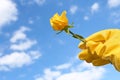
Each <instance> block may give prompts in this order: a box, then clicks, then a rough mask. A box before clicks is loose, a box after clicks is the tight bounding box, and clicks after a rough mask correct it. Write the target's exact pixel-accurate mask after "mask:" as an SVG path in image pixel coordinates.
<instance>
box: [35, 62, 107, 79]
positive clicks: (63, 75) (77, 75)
mask: <svg viewBox="0 0 120 80" xmlns="http://www.w3.org/2000/svg"><path fill="white" fill-rule="evenodd" d="M57 68H60V69H57ZM91 73H92V74H91ZM104 73H105V69H104V68H102V67H99V68H96V67H94V66H92V65H91V64H88V63H86V62H82V63H81V64H79V63H78V64H74V63H65V64H61V65H58V66H56V67H54V69H53V68H47V69H45V70H44V74H43V75H42V76H35V80H80V79H83V80H100V79H101V78H102V77H103V74H104ZM86 76H87V77H86Z"/></svg>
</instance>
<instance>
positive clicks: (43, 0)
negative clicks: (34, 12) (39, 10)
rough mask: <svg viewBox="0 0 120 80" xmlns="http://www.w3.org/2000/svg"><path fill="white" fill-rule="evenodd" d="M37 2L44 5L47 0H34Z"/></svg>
mask: <svg viewBox="0 0 120 80" xmlns="http://www.w3.org/2000/svg"><path fill="white" fill-rule="evenodd" d="M34 1H35V3H37V4H38V5H43V4H44V3H45V0H34Z"/></svg>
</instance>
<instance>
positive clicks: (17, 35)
mask: <svg viewBox="0 0 120 80" xmlns="http://www.w3.org/2000/svg"><path fill="white" fill-rule="evenodd" d="M26 31H30V29H29V28H27V27H23V26H22V27H20V29H19V30H16V31H15V32H14V33H13V35H12V37H11V38H10V48H9V49H8V51H9V50H12V52H11V53H9V54H6V55H2V56H0V71H9V70H11V69H12V68H19V67H23V66H24V65H29V64H32V63H33V62H34V60H36V59H38V58H39V57H40V56H41V53H40V51H39V50H37V49H36V50H33V49H30V48H32V47H33V45H35V44H36V43H37V41H36V40H31V39H30V38H29V37H27V34H26V33H25V32H26Z"/></svg>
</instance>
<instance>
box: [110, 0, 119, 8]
mask: <svg viewBox="0 0 120 80" xmlns="http://www.w3.org/2000/svg"><path fill="white" fill-rule="evenodd" d="M108 6H109V7H110V8H115V7H118V6H120V0H108Z"/></svg>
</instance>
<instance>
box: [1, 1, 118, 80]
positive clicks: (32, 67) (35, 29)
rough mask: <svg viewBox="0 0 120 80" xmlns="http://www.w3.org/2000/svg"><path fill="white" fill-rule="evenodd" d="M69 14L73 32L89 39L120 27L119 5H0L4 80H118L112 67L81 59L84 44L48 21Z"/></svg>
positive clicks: (98, 2)
mask: <svg viewBox="0 0 120 80" xmlns="http://www.w3.org/2000/svg"><path fill="white" fill-rule="evenodd" d="M63 10H66V11H67V17H68V19H69V23H72V22H74V26H75V27H74V28H73V29H71V30H72V31H73V32H75V33H78V34H81V35H83V36H84V37H87V36H89V35H91V34H93V33H95V32H97V31H100V30H103V29H109V28H120V0H59V1H58V0H56V1H55V0H0V80H81V79H82V80H113V79H114V80H119V79H120V76H119V72H118V71H116V70H115V69H114V67H113V66H112V65H111V64H108V65H105V66H102V67H94V66H92V65H91V64H88V63H86V62H84V61H81V60H79V59H78V57H77V54H78V53H79V52H80V49H79V48H78V44H79V41H78V40H76V39H73V38H72V37H71V36H68V35H66V34H65V33H61V34H59V35H56V32H55V31H53V29H52V28H51V26H50V23H49V19H50V18H51V17H52V16H53V14H55V13H56V12H58V13H59V14H60V13H61V12H62V11H63Z"/></svg>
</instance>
